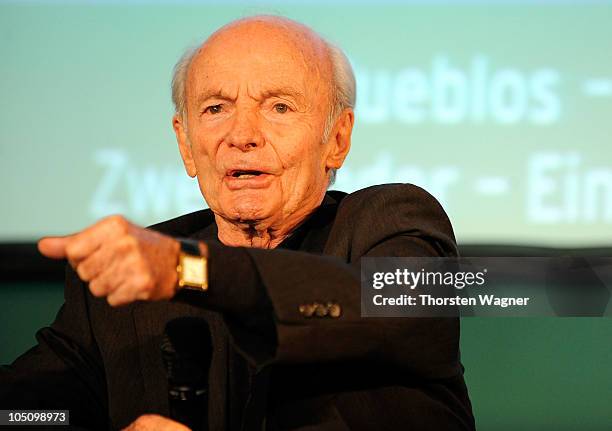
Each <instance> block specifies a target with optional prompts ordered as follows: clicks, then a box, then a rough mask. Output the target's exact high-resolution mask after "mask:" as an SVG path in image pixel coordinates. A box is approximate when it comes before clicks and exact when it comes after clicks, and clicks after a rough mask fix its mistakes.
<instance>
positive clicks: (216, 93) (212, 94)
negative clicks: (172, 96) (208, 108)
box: [196, 90, 232, 106]
mask: <svg viewBox="0 0 612 431" xmlns="http://www.w3.org/2000/svg"><path fill="white" fill-rule="evenodd" d="M212 98H214V99H223V100H232V97H230V95H229V94H227V93H225V92H224V91H221V90H208V91H204V92H202V93H200V94H199V95H198V97H197V99H196V106H200V105H201V104H202V103H204V102H205V101H206V100H208V99H212Z"/></svg>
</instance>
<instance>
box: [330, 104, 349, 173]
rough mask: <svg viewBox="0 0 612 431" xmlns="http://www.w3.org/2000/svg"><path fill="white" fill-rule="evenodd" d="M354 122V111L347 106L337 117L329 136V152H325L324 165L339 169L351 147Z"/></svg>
mask: <svg viewBox="0 0 612 431" xmlns="http://www.w3.org/2000/svg"><path fill="white" fill-rule="evenodd" d="M354 123H355V113H354V112H353V110H352V109H351V108H347V109H345V110H344V111H342V113H341V114H340V116H339V117H338V119H337V120H336V124H335V125H334V128H333V129H332V133H331V136H330V137H329V141H328V143H329V145H330V149H329V153H328V154H327V159H326V167H327V168H330V169H339V168H341V167H342V164H343V163H344V159H346V156H347V154H348V152H349V150H350V149H351V134H352V133H353V124H354Z"/></svg>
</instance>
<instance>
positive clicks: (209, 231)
mask: <svg viewBox="0 0 612 431" xmlns="http://www.w3.org/2000/svg"><path fill="white" fill-rule="evenodd" d="M173 98H174V102H175V105H176V114H175V116H174V118H173V123H172V124H173V127H174V130H175V132H176V137H177V141H178V145H179V150H180V153H181V156H182V159H183V161H184V165H185V169H186V171H187V173H188V174H189V175H190V176H191V177H197V179H198V182H199V186H200V189H201V191H202V194H203V196H204V198H205V200H206V202H208V205H209V207H210V209H209V210H205V211H199V212H196V213H193V214H188V215H185V216H182V217H179V218H177V219H173V220H170V221H167V222H164V223H161V224H158V225H156V226H153V227H152V228H151V229H144V228H141V227H139V226H135V225H133V224H131V223H129V222H128V221H126V220H125V219H124V218H122V217H120V216H113V217H109V218H107V219H104V220H102V221H100V222H98V223H96V224H95V225H93V226H91V227H89V228H87V229H85V230H84V231H82V232H79V233H76V234H74V235H70V236H67V237H61V238H59V237H56V238H45V239H43V240H41V241H40V243H39V248H40V250H41V252H42V253H43V254H45V255H47V256H49V257H53V258H67V259H68V261H69V262H70V267H69V269H68V273H67V286H66V291H65V304H64V305H63V307H62V309H61V310H60V312H59V314H58V316H57V318H56V320H55V322H54V323H53V324H52V326H51V327H50V328H45V329H43V330H41V331H39V333H38V334H37V339H38V345H37V346H36V347H34V348H33V349H32V350H30V351H29V352H27V353H26V354H24V355H23V356H21V357H20V358H18V359H17V360H16V361H15V362H14V363H13V364H12V365H11V366H9V367H6V369H4V370H3V371H2V374H1V379H0V383H1V385H0V387H1V389H0V399H1V403H0V407H2V408H11V407H15V408H17V407H18V408H45V409H60V408H61V409H70V415H71V416H70V417H71V421H72V423H73V424H76V425H80V426H83V427H86V428H92V429H108V428H111V429H118V428H123V427H128V429H184V427H183V426H182V425H180V424H179V423H177V422H175V421H173V420H172V419H170V418H169V416H170V414H171V412H170V408H169V401H168V379H167V376H166V372H165V370H164V364H163V361H162V357H161V354H160V344H161V342H162V334H163V332H164V328H165V326H166V324H167V322H169V321H172V320H173V319H176V318H178V317H181V316H193V317H197V318H199V319H202V320H203V321H206V322H207V328H209V329H208V331H206V332H207V334H204V333H201V335H202V336H201V337H194V339H193V340H192V343H193V344H194V345H197V343H205V344H206V343H207V345H208V348H209V349H210V352H211V364H210V371H209V372H208V390H209V398H208V402H207V404H208V405H207V409H206V408H205V407H204V406H202V409H204V410H205V411H206V415H207V422H208V426H209V429H213V430H225V429H228V430H240V429H270V430H298V429H299V430H307V429H308V430H349V429H350V430H358V429H363V430H366V429H370V430H371V429H377V430H382V429H384V430H394V429H397V430H408V429H412V430H421V429H427V430H430V429H432V430H433V429H435V430H459V429H461V430H464V429H473V428H474V420H473V417H472V413H471V406H470V402H469V398H468V395H467V390H466V387H465V384H464V380H463V367H462V366H461V363H460V362H459V349H458V342H459V324H458V321H457V319H450V318H441V319H417V318H410V319H401V318H395V319H383V318H368V319H366V318H361V316H360V288H359V283H360V280H359V275H360V272H359V265H360V258H361V257H364V256H454V255H456V245H455V241H454V237H453V232H452V228H451V225H450V223H449V221H448V219H447V217H446V215H445V213H444V211H443V210H442V208H441V207H440V205H439V204H438V203H437V202H436V201H435V200H434V199H433V198H432V197H431V196H430V195H429V194H427V193H426V192H425V191H423V190H421V189H419V188H417V187H415V186H411V185H400V184H395V185H383V186H375V187H370V188H368V189H364V190H361V191H358V192H355V193H352V194H350V195H347V194H345V193H341V192H327V193H326V190H327V187H328V185H329V183H330V182H331V181H332V180H333V177H334V175H335V171H336V169H338V168H340V167H341V166H342V164H343V162H344V159H345V157H346V155H347V153H348V151H349V148H350V143H351V131H352V128H353V122H354V113H353V106H354V101H355V83H354V78H353V74H352V71H351V68H350V65H349V63H348V61H347V59H346V58H345V56H344V55H343V54H342V52H341V51H340V50H339V49H338V48H336V47H334V46H332V45H330V44H329V43H327V42H325V41H324V40H323V39H321V37H319V36H318V35H316V34H315V33H314V32H313V31H312V30H310V29H309V28H307V27H305V26H303V25H301V24H298V23H296V22H294V21H291V20H289V19H285V18H280V17H268V16H257V17H251V18H247V19H242V20H239V21H236V22H233V23H230V24H229V25H227V26H225V27H223V28H221V29H220V30H218V31H217V32H216V33H214V34H213V35H212V36H210V37H209V38H208V39H207V40H206V42H205V43H204V44H203V45H202V46H201V47H199V48H198V49H197V50H195V51H191V52H189V53H187V54H186V55H185V56H184V57H183V58H182V59H181V60H180V61H179V63H178V64H177V67H176V69H175V76H174V80H173ZM177 264H178V269H177ZM208 332H209V333H208Z"/></svg>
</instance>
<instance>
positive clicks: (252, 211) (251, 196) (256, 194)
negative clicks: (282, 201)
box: [224, 190, 278, 224]
mask: <svg viewBox="0 0 612 431" xmlns="http://www.w3.org/2000/svg"><path fill="white" fill-rule="evenodd" d="M235 194H236V195H237V196H233V199H232V200H231V203H230V204H229V205H228V206H226V208H225V209H226V211H224V212H225V213H226V215H227V216H228V217H229V218H230V219H232V220H234V221H237V222H240V223H249V224H250V223H256V224H260V223H264V224H265V222H266V220H270V219H271V218H272V217H273V216H274V215H278V206H277V205H276V203H275V201H274V200H273V199H270V198H269V196H267V193H261V191H260V190H250V191H241V192H240V193H235ZM224 206H225V205H224Z"/></svg>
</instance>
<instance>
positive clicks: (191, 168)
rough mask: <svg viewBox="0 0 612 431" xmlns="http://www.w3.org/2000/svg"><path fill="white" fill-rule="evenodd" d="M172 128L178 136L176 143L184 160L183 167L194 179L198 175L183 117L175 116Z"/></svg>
mask: <svg viewBox="0 0 612 431" xmlns="http://www.w3.org/2000/svg"><path fill="white" fill-rule="evenodd" d="M172 128H173V129H174V133H175V134H176V142H178V147H179V151H180V152H181V158H182V159H183V165H185V171H187V175H189V176H190V177H191V178H194V177H195V176H196V174H197V171H196V166H195V162H194V161H193V154H192V153H191V143H190V141H189V137H188V136H187V127H185V124H183V116H182V115H179V114H174V117H172Z"/></svg>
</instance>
